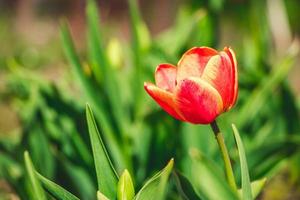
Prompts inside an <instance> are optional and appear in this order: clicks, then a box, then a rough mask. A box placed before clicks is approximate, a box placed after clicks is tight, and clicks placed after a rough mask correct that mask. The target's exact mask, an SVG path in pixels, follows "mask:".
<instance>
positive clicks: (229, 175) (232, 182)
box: [210, 121, 237, 192]
mask: <svg viewBox="0 0 300 200" xmlns="http://www.w3.org/2000/svg"><path fill="white" fill-rule="evenodd" d="M210 126H211V128H212V130H213V132H214V134H215V137H216V140H217V142H218V145H219V147H220V151H221V153H222V158H223V160H224V165H225V172H226V177H227V181H228V183H229V185H230V187H231V188H232V189H233V190H234V191H235V192H236V191H237V186H236V183H235V179H234V175H233V170H232V166H231V162H230V157H229V154H228V150H227V148H226V145H225V142H224V137H223V134H222V133H221V131H220V129H219V127H218V124H217V122H216V121H213V122H212V123H211V124H210Z"/></svg>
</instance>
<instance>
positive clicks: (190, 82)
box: [175, 78, 223, 124]
mask: <svg viewBox="0 0 300 200" xmlns="http://www.w3.org/2000/svg"><path fill="white" fill-rule="evenodd" d="M175 100H176V104H177V106H176V107H177V108H178V111H179V112H180V113H181V115H182V116H183V117H184V118H185V119H186V121H188V122H191V123H194V124H208V123H211V122H212V121H213V120H214V119H215V118H216V117H217V116H218V115H219V114H220V113H221V112H222V110H223V102H222V98H221V96H220V94H219V93H218V91H217V90H216V89H215V88H213V87H212V86H211V85H210V84H209V83H207V82H205V81H203V80H201V79H200V78H188V79H184V80H182V81H181V82H180V83H179V85H178V87H177V88H176V91H175Z"/></svg>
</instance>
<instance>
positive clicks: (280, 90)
mask: <svg viewBox="0 0 300 200" xmlns="http://www.w3.org/2000/svg"><path fill="white" fill-rule="evenodd" d="M97 3H98V4H97V8H98V9H99V11H100V12H99V18H100V19H101V20H98V21H97V20H96V24H97V26H98V29H97V31H99V32H97V31H96V33H99V35H97V36H95V35H93V27H95V24H93V23H92V22H91V21H92V20H91V21H89V19H88V17H89V16H87V15H88V10H86V1H84V0H0V41H1V42H0V199H27V192H26V180H25V178H24V170H23V169H24V164H23V151H24V150H26V149H27V150H29V152H30V153H31V156H32V158H33V162H34V164H35V166H36V168H37V169H38V171H40V172H41V173H42V174H44V175H46V176H47V177H48V178H50V179H52V180H55V181H56V182H58V183H59V184H61V185H63V186H64V187H66V188H67V189H69V190H70V191H73V192H74V193H75V194H77V195H78V196H79V197H81V198H83V199H91V198H90V197H91V195H92V194H93V192H94V190H95V187H96V184H95V180H94V174H93V173H91V171H92V170H90V169H93V165H92V163H91V160H92V158H91V153H90V152H91V150H90V147H89V146H90V144H89V140H88V135H87V127H86V121H85V114H84V108H85V102H87V101H88V102H90V103H91V105H92V109H93V110H95V111H94V112H95V113H96V114H95V116H96V118H97V120H98V122H99V125H100V127H101V126H103V129H102V130H103V137H104V140H105V143H106V145H107V146H108V147H107V148H108V151H109V152H111V154H112V157H113V158H112V160H113V162H114V164H115V165H117V167H116V168H117V169H118V171H119V172H120V171H121V170H122V169H124V168H125V167H126V168H129V169H130V171H131V173H132V174H133V176H134V177H135V179H136V181H135V182H136V186H137V187H139V186H141V184H142V183H143V181H144V180H145V179H146V177H149V175H151V174H153V173H154V172H155V171H157V170H159V169H161V168H162V167H163V166H164V164H165V163H166V162H167V161H168V159H170V158H171V157H175V163H176V168H178V169H180V170H181V171H183V172H184V173H185V174H187V176H191V174H190V173H191V172H190V169H189V168H188V166H189V165H190V161H188V159H187V157H188V152H189V150H190V149H191V148H197V149H198V150H199V151H201V152H204V153H205V154H207V155H209V156H212V157H213V158H214V160H215V161H216V162H219V163H221V160H220V158H219V156H218V154H217V151H216V150H217V147H216V143H215V141H214V139H213V135H212V134H211V131H210V130H209V127H205V126H194V125H190V124H183V123H180V122H177V121H176V120H173V119H171V117H169V116H167V114H165V113H164V112H162V111H161V110H160V109H159V108H158V106H156V105H155V103H153V102H152V101H151V99H150V98H149V97H147V96H146V94H145V92H144V91H143V81H153V74H154V71H155V67H156V66H157V65H158V64H159V63H165V62H169V63H172V64H176V63H177V61H178V60H179V58H180V57H181V55H182V53H183V52H185V51H186V50H187V49H189V48H191V47H193V46H211V47H214V48H216V49H219V50H221V49H222V48H223V47H224V46H231V47H232V48H233V49H234V51H235V52H236V55H237V60H238V67H239V84H240V90H239V99H238V103H237V106H236V107H235V108H234V109H233V110H232V111H230V112H229V113H226V114H225V115H224V116H221V117H220V119H219V122H220V125H221V128H222V130H224V133H225V135H226V142H228V145H229V146H231V147H232V148H230V149H232V151H231V152H230V153H231V155H232V157H233V159H237V152H236V151H235V150H234V148H233V146H234V141H233V138H232V134H231V129H230V124H231V123H235V124H236V125H237V127H238V129H239V130H240V133H241V135H242V138H243V141H244V143H245V148H246V153H247V156H248V162H249V169H250V176H251V179H252V180H256V179H259V178H262V177H268V182H267V187H266V189H265V190H264V191H263V193H262V194H261V195H260V197H259V198H260V199H274V200H276V199H289V200H292V199H300V173H299V172H300V148H299V147H300V135H299V134H300V121H299V110H300V78H299V77H300V56H299V45H300V43H299V36H300V23H299V21H300V12H299V8H300V1H299V0H153V1H146V0H140V1H137V4H135V1H131V0H129V1H126V0H103V1H98V2H97ZM91 10H92V9H91ZM86 11H87V12H86ZM91 12H92V11H91ZM90 15H93V14H90ZM63 21H68V25H69V27H70V30H71V35H72V38H73V41H74V44H75V46H76V50H77V54H78V57H79V58H80V61H79V63H80V64H79V65H80V70H81V71H80V72H79V71H78V68H76V66H75V67H74V62H73V64H72V61H74V60H76V59H74V57H73V58H70V56H68V50H67V49H68V45H66V42H64V40H66V39H62V37H64V36H62V35H63V34H62V31H61V25H62V22H63ZM91 27H92V28H91ZM97 38H98V39H97ZM99 38H100V39H99ZM98 40H101V43H99V45H98V43H97V42H99V41H98ZM97 45H98V47H100V48H98V47H97ZM97 48H98V51H97ZM99 49H100V50H99ZM99 52H100V54H101V52H102V54H103V55H104V57H105V59H104V60H106V62H104V63H103V62H101V59H102V58H103V57H101V55H102V54H101V55H100V54H98V53H99ZM66 54H67V56H66ZM99 57H100V58H99ZM75 65H76V64H75ZM104 65H105V66H104ZM106 77H109V78H106ZM110 77H113V78H110ZM86 80H87V81H86ZM87 82H88V83H87ZM113 90H115V91H118V92H112V91H113ZM115 93H119V94H115ZM118 95H119V96H121V98H119V97H118ZM118 101H120V102H121V103H118ZM118 104H120V105H118ZM120 113H123V114H121V115H122V116H120ZM104 121H105V122H104ZM108 132H109V133H108ZM174 134H175V137H174ZM112 138H113V139H112ZM120 152H122V153H120ZM123 154H124V155H125V156H124V155H123ZM121 160H122V161H121ZM236 171H237V175H236V176H237V177H236V178H237V180H238V177H239V176H240V175H239V173H238V171H239V170H238V167H237V169H236ZM78 179H81V180H83V182H85V183H86V184H85V187H81V186H80V185H81V184H78V183H76V180H78ZM170 187H171V188H172V186H170ZM170 191H172V189H170ZM170 199H176V198H175V197H173V196H172V192H170Z"/></svg>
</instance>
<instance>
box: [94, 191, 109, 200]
mask: <svg viewBox="0 0 300 200" xmlns="http://www.w3.org/2000/svg"><path fill="white" fill-rule="evenodd" d="M97 200H110V199H109V198H107V197H106V196H105V195H104V194H103V193H101V192H99V191H97Z"/></svg>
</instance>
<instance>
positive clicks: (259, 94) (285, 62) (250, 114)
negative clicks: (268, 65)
mask: <svg viewBox="0 0 300 200" xmlns="http://www.w3.org/2000/svg"><path fill="white" fill-rule="evenodd" d="M293 45H294V46H292V47H294V48H291V49H290V52H289V53H288V54H287V55H286V57H284V58H283V59H282V60H281V61H279V62H277V63H278V64H276V65H275V66H274V67H273V69H272V72H271V73H270V75H269V76H266V77H265V79H264V80H262V82H261V83H260V84H259V86H258V87H257V88H256V89H255V90H254V91H253V92H251V95H250V96H249V97H247V99H248V101H247V102H246V103H244V105H243V106H242V107H241V109H240V113H239V118H238V119H237V120H238V121H237V123H236V124H237V125H238V127H243V126H244V125H245V124H247V123H248V122H251V121H252V120H253V119H254V117H255V116H256V115H257V114H258V113H259V111H260V110H261V107H262V106H264V104H265V102H266V101H267V100H268V97H269V96H270V95H271V94H272V92H273V90H274V89H275V88H276V87H277V86H278V85H279V84H280V83H281V82H282V81H283V80H285V79H286V76H287V75H288V73H289V71H290V69H291V68H292V67H293V65H294V62H295V60H296V59H295V57H296V56H297V55H298V53H299V48H298V46H297V45H298V44H297V43H295V44H293Z"/></svg>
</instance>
